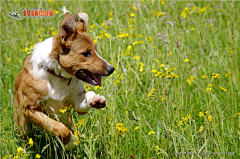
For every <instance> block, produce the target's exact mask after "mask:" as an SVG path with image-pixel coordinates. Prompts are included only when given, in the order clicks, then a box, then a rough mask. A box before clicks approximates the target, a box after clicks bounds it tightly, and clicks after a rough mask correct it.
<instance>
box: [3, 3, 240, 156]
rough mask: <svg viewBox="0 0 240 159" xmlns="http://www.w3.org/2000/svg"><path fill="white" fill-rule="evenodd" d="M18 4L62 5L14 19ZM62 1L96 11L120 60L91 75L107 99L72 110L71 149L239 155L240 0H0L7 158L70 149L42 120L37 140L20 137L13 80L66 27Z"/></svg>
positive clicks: (94, 22)
mask: <svg viewBox="0 0 240 159" xmlns="http://www.w3.org/2000/svg"><path fill="white" fill-rule="evenodd" d="M17 4H19V6H18V7H17V8H19V7H23V8H25V9H30V8H41V7H44V8H47V9H48V10H50V9H51V10H55V14H54V16H53V17H51V18H45V19H37V18H26V19H24V20H16V19H14V18H11V17H9V16H8V12H12V11H14V8H15V6H16V5H17ZM63 5H65V6H66V8H67V9H68V10H70V11H71V12H72V13H74V14H75V13H77V12H78V11H82V12H86V13H88V15H89V19H90V21H89V25H88V34H89V36H90V37H91V38H92V39H93V40H94V41H95V43H96V45H97V50H98V53H99V54H100V55H101V56H102V57H103V58H105V59H106V60H107V61H108V62H109V63H111V64H112V65H113V66H114V67H115V69H116V71H115V72H114V73H113V75H111V76H110V77H104V78H103V82H102V83H103V86H102V87H89V86H87V85H86V89H87V90H93V91H95V92H96V93H99V94H101V95H104V96H105V97H106V98H107V106H106V108H105V109H101V110H96V109H92V110H91V111H90V112H89V113H88V114H87V115H83V116H78V115H77V113H76V112H73V113H72V119H73V121H74V123H75V133H76V134H75V135H76V136H78V141H79V142H78V143H76V144H77V146H76V149H74V150H73V151H72V152H71V153H70V155H71V156H73V158H108V159H112V158H123V159H125V158H139V159H143V158H144V159H148V158H151V159H154V158H155V159H157V158H240V86H239V84H240V74H239V72H240V56H239V52H240V49H239V45H240V42H239V36H240V34H239V32H240V26H239V22H240V18H239V17H240V2H230V1H229V2H221V1H213V2H208V1H201V2H200V1H196V2H195V1H154V0H152V1H150V0H149V1H147V0H145V1H144V0H143V1H131V0H129V1H91V2H90V1H69V2H62V1H27V2H24V1H4V0H3V2H1V6H0V8H1V17H0V28H1V36H0V44H1V56H0V57H1V58H0V79H1V80H0V91H1V95H0V112H1V113H0V114H1V117H0V129H1V138H0V150H1V152H0V158H14V157H16V156H18V158H35V157H36V158H39V157H40V156H41V158H46V159H50V158H67V157H66V156H67V155H65V151H64V150H62V146H61V144H60V142H59V141H58V139H57V138H56V137H54V136H52V135H51V134H49V133H46V132H45V131H42V130H41V129H40V128H36V130H37V131H36V132H37V133H36V134H35V135H34V136H32V140H33V146H31V145H30V144H29V140H22V139H20V138H19V137H18V135H17V133H16V125H15V123H14V112H13V108H14V105H13V103H14V80H15V78H16V76H17V75H18V73H19V71H20V70H21V69H22V67H23V62H24V59H25V58H26V57H27V56H29V54H31V50H32V47H33V45H34V44H35V43H37V42H40V41H41V40H44V39H47V38H49V37H51V36H53V35H56V33H57V32H58V27H59V25H60V23H61V20H62V17H63V16H62V11H61V8H62V6H63ZM19 12H20V14H21V16H22V15H23V14H22V12H23V9H20V11H19ZM79 121H80V122H79ZM77 123H78V124H77ZM20 147H21V148H22V149H23V151H24V152H21V149H20ZM37 154H38V155H40V156H38V155H37ZM36 155H37V156H36Z"/></svg>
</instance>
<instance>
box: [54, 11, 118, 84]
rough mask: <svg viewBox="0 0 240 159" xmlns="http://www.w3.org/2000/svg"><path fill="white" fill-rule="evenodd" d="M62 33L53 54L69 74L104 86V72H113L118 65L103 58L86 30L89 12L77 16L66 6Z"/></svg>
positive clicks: (107, 73)
mask: <svg viewBox="0 0 240 159" xmlns="http://www.w3.org/2000/svg"><path fill="white" fill-rule="evenodd" d="M64 13H65V14H64V17H63V20H62V22H61V25H60V28H59V33H58V34H57V35H56V36H55V37H54V38H55V42H54V45H55V47H53V54H52V56H54V58H55V59H58V61H59V63H60V65H61V67H63V68H64V69H65V70H66V71H67V72H68V73H69V74H71V75H73V76H75V77H77V78H78V79H80V80H82V81H84V82H86V83H88V84H90V85H100V86H101V76H109V75H110V74H112V73H113V71H114V67H113V66H112V65H110V64H109V63H108V62H106V61H105V60H104V59H103V58H101V57H100V56H99V55H98V53H97V50H96V45H95V43H94V42H93V40H92V39H91V38H90V37H89V36H88V34H87V32H86V28H87V24H88V15H87V14H86V13H83V12H79V13H77V15H76V16H74V15H73V14H72V13H70V12H69V11H67V10H66V9H65V8H64Z"/></svg>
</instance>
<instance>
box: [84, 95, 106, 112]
mask: <svg viewBox="0 0 240 159" xmlns="http://www.w3.org/2000/svg"><path fill="white" fill-rule="evenodd" d="M88 104H89V105H90V106H91V107H93V108H96V109H101V108H104V107H105V106H106V98H105V97H104V96H100V95H99V94H97V95H95V96H94V97H93V98H92V99H90V100H89V102H88Z"/></svg>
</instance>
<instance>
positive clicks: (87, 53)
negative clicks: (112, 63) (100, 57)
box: [82, 51, 92, 57]
mask: <svg viewBox="0 0 240 159" xmlns="http://www.w3.org/2000/svg"><path fill="white" fill-rule="evenodd" d="M82 54H83V56H85V57H89V56H91V55H92V54H91V53H90V52H89V51H86V52H84V53H82Z"/></svg>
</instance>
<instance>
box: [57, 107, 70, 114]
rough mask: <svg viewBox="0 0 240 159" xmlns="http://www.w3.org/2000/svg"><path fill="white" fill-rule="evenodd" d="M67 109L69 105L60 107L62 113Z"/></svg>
mask: <svg viewBox="0 0 240 159" xmlns="http://www.w3.org/2000/svg"><path fill="white" fill-rule="evenodd" d="M67 110H68V107H66V106H61V108H60V109H59V111H60V112H61V113H65V112H66V111H67Z"/></svg>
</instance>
